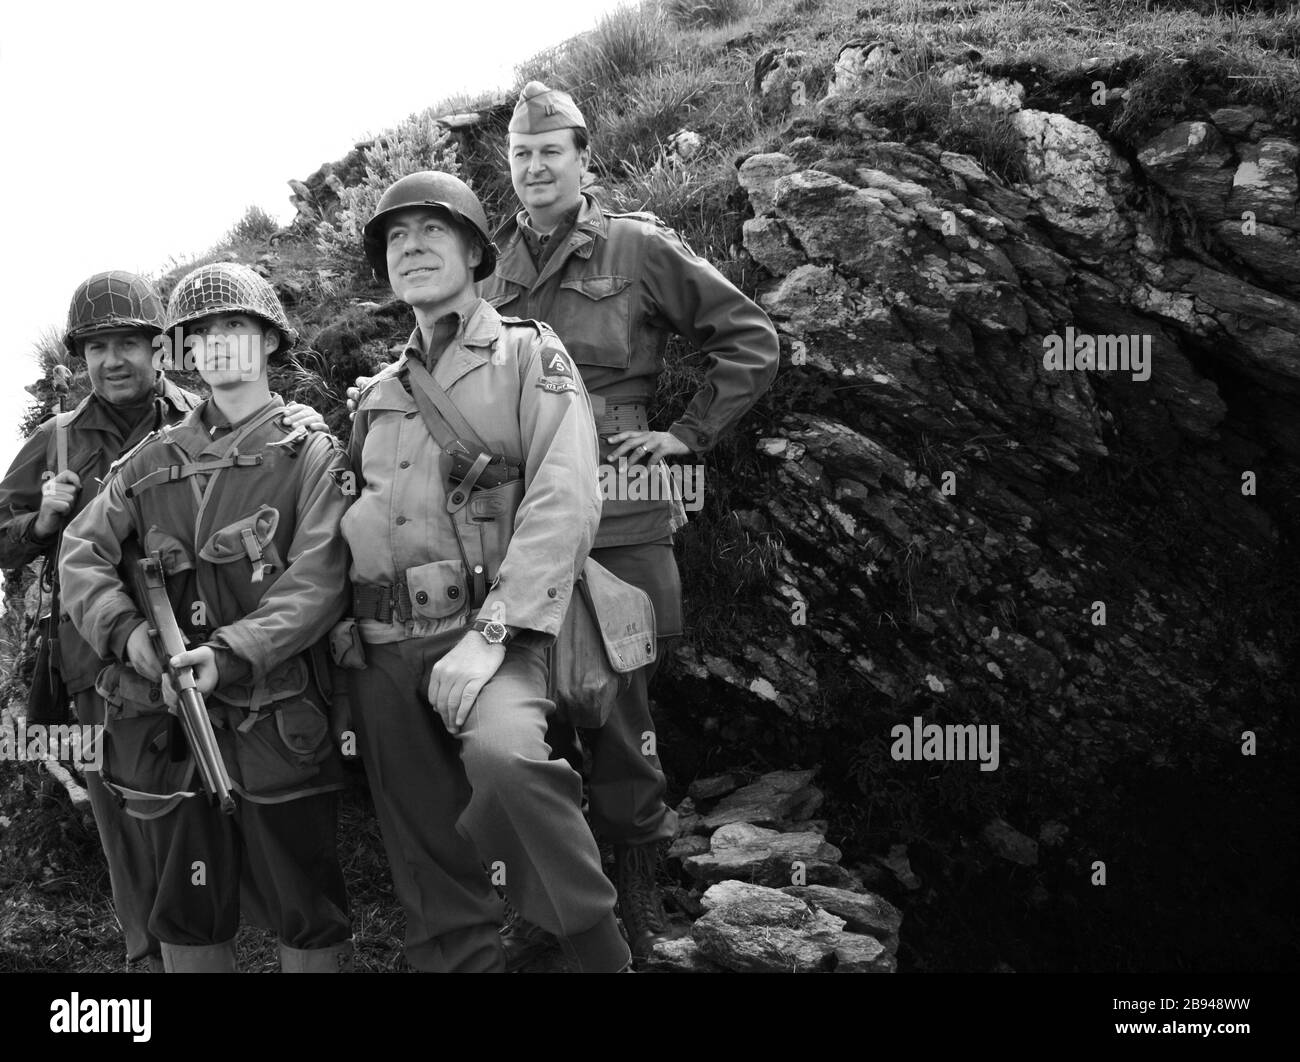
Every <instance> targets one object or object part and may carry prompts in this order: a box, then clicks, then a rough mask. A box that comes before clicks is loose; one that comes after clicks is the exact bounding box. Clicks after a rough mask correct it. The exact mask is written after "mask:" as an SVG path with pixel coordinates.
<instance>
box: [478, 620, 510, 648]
mask: <svg viewBox="0 0 1300 1062" xmlns="http://www.w3.org/2000/svg"><path fill="white" fill-rule="evenodd" d="M483 637H484V638H486V639H487V640H488V641H489V642H491V643H492V644H493V645H500V644H501V643H502V642H504V641H505V640H506V625H505V624H504V623H498V622H497V621H496V620H491V621H489V622H488V623H485V624H484V625H483Z"/></svg>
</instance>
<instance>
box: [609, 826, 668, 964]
mask: <svg viewBox="0 0 1300 1062" xmlns="http://www.w3.org/2000/svg"><path fill="white" fill-rule="evenodd" d="M658 866H659V845H658V843H653V844H616V845H615V846H614V876H615V885H616V886H617V887H618V913H619V917H620V918H622V919H623V932H624V933H626V934H627V942H628V945H629V947H631V949H632V954H633V955H635V956H636V957H637V958H638V959H644V958H646V957H648V956H649V954H650V952H651V951H652V950H653V949H654V946H655V945H656V944H659V943H661V942H663V941H665V940H671V939H672V934H670V933H669V932H668V931H667V929H666V920H665V918H664V909H663V901H662V899H661V898H660V896H659V886H658V884H656V882H655V871H656V869H657V868H658Z"/></svg>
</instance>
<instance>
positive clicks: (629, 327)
mask: <svg viewBox="0 0 1300 1062" xmlns="http://www.w3.org/2000/svg"><path fill="white" fill-rule="evenodd" d="M508 157H509V162H510V175H511V179H512V181H513V184H514V188H515V192H516V193H517V194H518V196H519V201H520V203H521V206H522V209H521V210H520V211H519V212H518V213H517V214H516V215H515V216H514V217H512V218H510V219H509V220H508V221H507V222H506V223H505V224H504V225H503V226H502V227H501V228H500V229H499V230H498V232H497V234H496V241H497V243H498V245H499V246H500V249H501V250H500V260H499V262H498V263H497V268H496V271H495V272H494V273H493V274H492V275H491V276H490V277H488V279H487V280H485V281H484V282H483V284H482V286H481V294H482V295H483V297H484V298H485V299H487V300H488V301H489V302H490V303H491V304H492V305H493V306H495V307H497V308H498V309H499V310H500V311H501V312H502V313H508V314H516V315H519V316H525V317H532V318H536V319H537V320H541V321H545V322H547V323H548V324H549V325H550V326H551V327H552V328H554V329H555V331H556V333H557V334H558V335H559V337H560V339H562V340H563V341H564V345H565V347H566V348H567V349H568V351H569V353H570V355H571V356H572V358H573V360H574V362H575V363H576V364H577V366H578V368H579V370H580V372H581V374H582V378H583V381H584V382H585V383H586V385H587V390H588V392H589V393H590V395H591V401H592V408H593V412H594V413H595V415H596V421H597V430H598V434H599V440H598V442H599V448H600V455H601V459H602V460H603V461H604V462H607V463H608V466H612V465H615V464H616V463H617V462H619V461H621V460H623V459H626V460H628V461H631V462H645V463H646V464H648V465H650V466H652V467H651V470H650V472H655V471H658V472H660V473H662V472H663V471H664V470H663V469H662V468H660V469H655V468H654V466H659V465H661V464H662V462H663V461H664V460H665V459H678V460H697V459H698V458H699V457H701V456H702V455H704V454H707V453H708V452H709V451H710V450H711V449H712V448H713V447H714V445H715V444H716V443H717V441H718V439H719V438H720V437H721V436H722V435H723V434H724V433H725V432H727V431H728V430H729V429H731V428H732V427H733V426H734V425H735V424H736V422H737V421H738V420H740V418H741V417H742V416H744V414H745V413H746V412H747V411H748V410H749V409H750V408H751V407H752V406H753V404H754V403H755V402H756V401H757V400H758V398H759V396H760V395H761V394H762V393H763V392H764V391H765V390H766V389H767V388H768V387H769V386H770V385H771V383H772V379H773V377H774V376H775V375H776V368H777V358H778V346H777V338H776V332H775V330H774V329H773V327H772V324H771V322H770V321H769V320H768V318H767V315H766V314H764V313H763V311H762V310H760V309H759V308H758V306H756V305H755V304H754V303H753V302H752V301H751V300H750V299H748V298H746V297H745V296H744V295H743V294H742V293H741V292H740V291H738V290H737V289H736V288H735V287H734V286H733V285H732V284H731V283H730V282H729V281H728V280H727V279H726V278H725V277H723V276H722V274H721V273H719V272H718V271H717V270H716V269H715V268H714V267H713V266H712V265H710V264H709V263H708V262H706V261H705V260H704V259H702V258H700V257H699V256H698V255H696V254H695V253H694V252H692V251H691V249H690V248H689V247H688V246H687V245H686V243H685V242H684V241H683V240H682V238H681V237H680V236H678V235H677V233H676V232H674V231H673V230H672V229H670V228H668V227H667V226H666V225H664V224H663V223H662V222H661V221H660V220H659V219H658V218H656V217H655V216H654V215H652V214H643V213H636V214H618V213H612V212H610V211H608V210H605V209H604V208H603V207H602V206H601V205H600V203H599V202H597V201H596V200H595V199H594V198H593V197H592V196H591V195H590V194H587V193H585V192H583V190H582V183H583V177H584V175H585V174H586V172H587V169H588V166H589V165H590V161H591V155H590V150H589V146H588V135H587V124H586V122H585V121H584V119H583V116H582V112H581V111H580V110H579V109H578V107H577V105H576V104H575V103H574V101H573V99H572V97H570V96H569V94H568V93H566V92H562V91H560V90H558V89H553V88H549V87H547V86H546V85H544V84H542V83H541V82H540V81H530V82H529V83H528V84H527V85H525V86H524V88H523V91H522V92H521V93H520V96H519V101H518V103H517V105H516V106H515V110H514V114H513V116H512V117H511V120H510V125H509V151H508ZM673 333H676V334H677V335H680V336H683V337H684V338H685V339H686V340H687V341H688V342H689V343H690V344H691V345H692V346H693V347H695V348H696V349H698V350H700V351H701V352H702V353H704V354H705V355H707V361H708V365H707V369H706V370H705V381H704V384H703V386H702V387H701V388H700V390H699V391H698V392H697V393H696V394H695V395H694V397H693V398H692V399H691V401H690V402H689V403H688V404H687V407H686V410H685V412H684V413H683V414H682V415H681V416H680V417H679V418H678V419H677V421H676V422H675V423H673V424H672V425H670V426H669V427H668V429H667V430H666V431H652V430H651V429H650V427H649V420H648V406H649V403H650V401H651V399H652V398H653V397H654V394H655V381H656V378H657V377H658V375H659V374H660V372H662V371H663V368H664V359H663V355H664V348H665V344H666V343H667V341H668V337H669V335H670V334H673ZM608 466H602V468H604V467H608ZM647 474H650V473H647ZM601 478H602V482H603V483H606V484H611V483H612V484H617V483H619V482H621V478H620V477H619V476H606V475H604V474H602V477H601ZM660 497H662V494H661V495H660ZM682 522H684V515H683V514H682V512H681V508H680V506H679V505H678V506H674V504H673V503H672V501H671V500H658V501H651V500H633V499H631V498H627V497H614V498H611V497H609V496H608V494H607V495H606V496H605V497H604V509H603V514H602V517H601V523H600V530H599V532H598V534H597V536H596V541H595V544H594V546H593V547H592V550H591V556H592V557H593V558H594V559H595V560H597V561H598V562H599V563H601V564H603V565H604V566H605V567H606V568H608V569H610V570H611V571H612V572H614V574H616V575H618V576H619V577H620V578H622V579H625V580H627V581H628V582H630V583H632V584H634V585H636V586H638V587H640V588H641V589H642V590H645V591H646V592H647V593H648V594H649V595H650V597H651V600H652V601H653V602H654V606H655V614H656V621H657V627H658V633H659V635H660V637H661V639H662V641H661V644H660V647H659V652H658V654H657V659H659V660H662V659H663V656H664V651H665V644H664V643H665V642H667V641H668V640H669V639H671V638H672V637H673V636H676V635H679V634H680V633H681V624H682V613H681V584H680V581H679V578H678V573H677V565H676V562H675V560H674V558H673V549H672V533H673V531H674V530H676V529H677V528H678V527H679V526H681V523H682ZM654 670H655V665H653V664H652V665H650V666H649V667H647V668H644V669H641V670H640V671H637V672H635V673H634V675H633V676H632V681H631V683H630V684H629V685H628V687H627V688H626V690H625V691H624V693H623V694H622V695H621V696H620V698H619V700H618V703H617V704H616V705H615V707H614V709H613V711H612V713H611V715H610V717H609V719H608V721H607V722H606V723H605V724H604V725H603V726H602V727H601V728H599V729H594V730H589V731H585V732H584V741H585V742H586V743H587V744H588V745H589V747H590V751H591V758H592V769H591V777H590V818H591V822H592V826H593V828H594V829H595V831H596V833H597V836H599V837H601V838H603V839H604V840H607V841H610V842H612V843H613V845H614V853H615V859H616V866H617V875H616V876H617V884H618V891H619V907H620V913H621V915H622V918H623V925H624V929H625V930H626V932H627V935H628V938H629V940H630V942H631V944H632V950H633V952H634V953H635V954H637V955H645V954H647V953H648V952H649V950H650V949H651V948H652V947H653V945H654V944H655V943H656V942H658V941H660V940H662V939H664V937H665V927H664V920H663V913H662V908H661V906H660V902H659V895H658V890H657V888H656V886H655V882H654V876H655V866H656V859H657V853H658V847H659V843H660V842H662V841H666V840H668V839H670V838H671V837H672V836H673V834H674V832H675V828H676V814H675V812H673V811H672V810H671V809H669V808H668V807H667V805H666V804H665V803H664V792H665V788H666V783H665V780H664V775H663V771H662V770H661V768H660V765H659V760H658V757H657V756H655V755H653V754H650V755H646V754H645V751H644V750H646V749H647V748H651V747H652V746H651V745H650V743H649V742H648V741H647V735H648V734H652V733H653V731H654V722H653V720H652V719H651V716H650V709H649V701H648V695H647V687H648V684H649V682H650V679H651V677H652V675H653V672H654ZM553 730H554V728H553ZM554 741H555V739H552V743H554ZM507 939H508V944H507V947H508V950H509V951H510V953H511V955H512V962H514V963H515V964H516V965H519V964H522V963H524V962H525V961H526V960H527V958H528V957H529V956H530V955H532V954H535V953H536V952H537V951H538V950H540V949H542V948H545V947H546V946H548V943H549V942H548V941H547V939H546V935H545V934H544V933H540V932H537V931H536V929H535V927H531V926H528V925H526V924H522V923H515V924H514V925H512V927H511V928H510V930H509V932H508V934H507Z"/></svg>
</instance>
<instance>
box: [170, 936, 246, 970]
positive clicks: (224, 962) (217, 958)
mask: <svg viewBox="0 0 1300 1062" xmlns="http://www.w3.org/2000/svg"><path fill="white" fill-rule="evenodd" d="M162 962H163V972H164V973H234V972H235V942H234V940H233V939H231V940H227V941H226V942H225V943H224V944H168V943H167V942H166V941H163V943H162Z"/></svg>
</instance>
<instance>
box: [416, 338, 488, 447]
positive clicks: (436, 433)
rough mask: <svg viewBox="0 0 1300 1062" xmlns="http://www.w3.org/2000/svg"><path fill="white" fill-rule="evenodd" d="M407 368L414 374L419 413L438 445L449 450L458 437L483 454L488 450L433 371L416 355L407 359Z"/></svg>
mask: <svg viewBox="0 0 1300 1062" xmlns="http://www.w3.org/2000/svg"><path fill="white" fill-rule="evenodd" d="M406 367H407V369H408V370H409V372H410V375H411V397H412V398H414V399H415V404H416V406H417V407H419V410H420V416H421V417H422V418H424V424H425V427H427V428H428V429H429V434H430V435H432V436H433V437H434V439H436V440H437V443H438V445H439V446H441V447H442V448H443V449H444V450H446V449H447V448H448V447H449V446H450V445H451V444H452V443H454V442H456V441H457V439H459V440H460V441H461V442H463V443H465V444H466V445H469V446H472V447H474V448H475V449H476V450H478V451H479V452H480V453H487V452H488V448H487V446H486V445H485V444H484V442H483V440H482V439H480V438H479V436H478V432H476V431H475V430H474V429H473V428H472V427H471V426H470V423H469V421H467V420H466V419H465V415H464V414H463V413H461V411H460V410H459V409H457V408H456V403H455V402H453V401H452V400H451V396H450V395H449V394H447V392H446V391H444V390H443V388H442V385H441V384H439V383H438V381H437V380H435V379H434V378H433V374H432V373H430V372H429V370H428V369H426V368H425V367H424V366H423V365H421V364H420V362H419V360H418V359H416V358H408V359H407V361H406Z"/></svg>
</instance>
